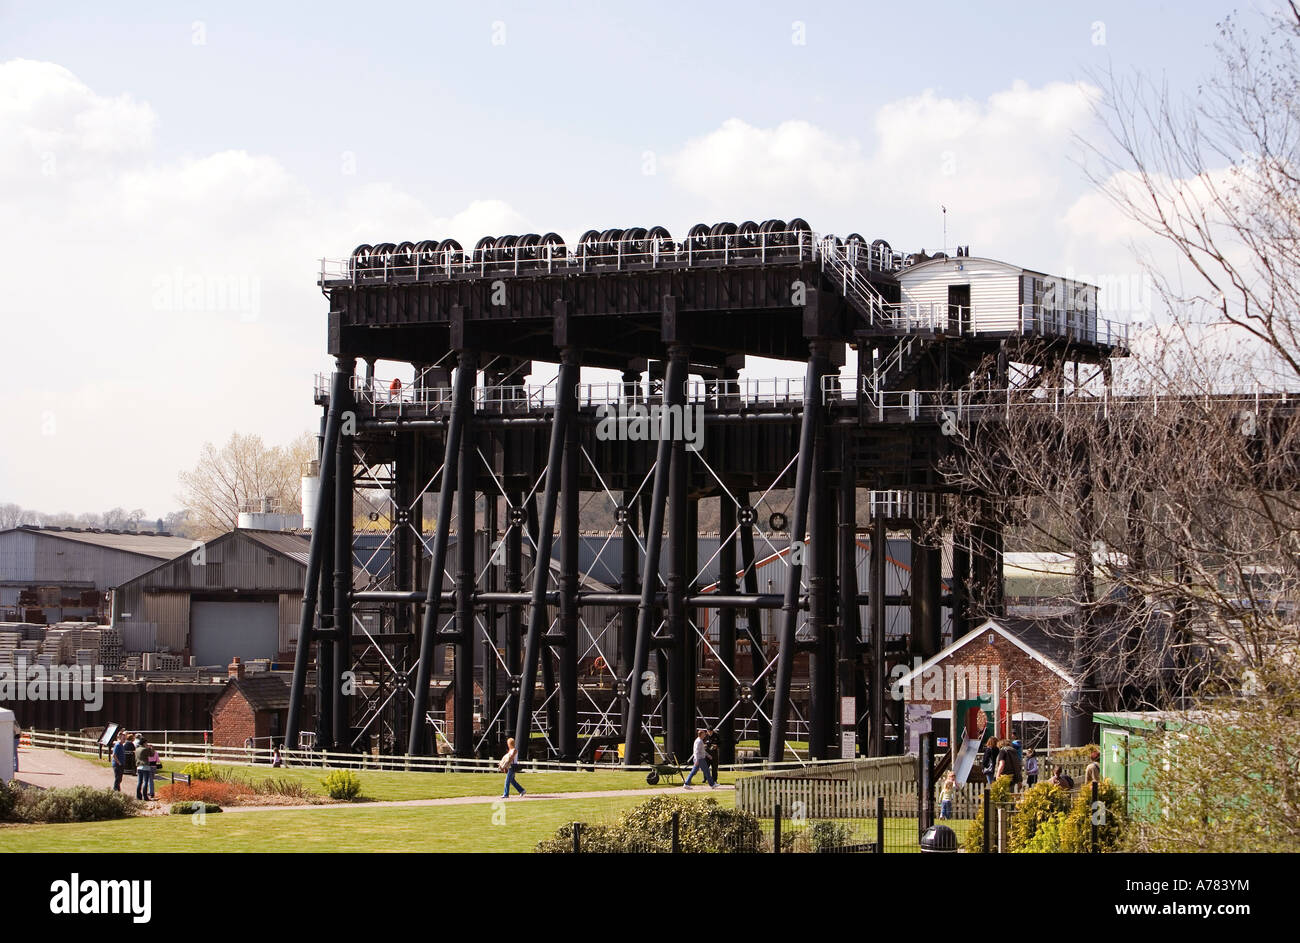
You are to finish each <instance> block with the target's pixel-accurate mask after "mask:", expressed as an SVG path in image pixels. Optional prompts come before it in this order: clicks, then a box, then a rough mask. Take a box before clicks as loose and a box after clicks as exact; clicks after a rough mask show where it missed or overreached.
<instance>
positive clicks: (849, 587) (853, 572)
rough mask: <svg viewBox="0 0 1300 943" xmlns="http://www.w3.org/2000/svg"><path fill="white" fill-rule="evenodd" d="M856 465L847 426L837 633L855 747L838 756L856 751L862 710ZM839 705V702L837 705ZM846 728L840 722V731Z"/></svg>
mask: <svg viewBox="0 0 1300 943" xmlns="http://www.w3.org/2000/svg"><path fill="white" fill-rule="evenodd" d="M855 475H856V469H855V468H854V465H853V448H852V438H851V436H850V433H849V431H848V430H847V429H843V430H841V435H840V495H839V512H840V519H839V525H840V534H839V537H840V541H839V544H840V546H839V560H840V637H839V643H840V644H839V672H838V675H839V677H838V680H839V696H840V698H849V697H851V698H853V708H854V714H855V717H854V721H853V722H852V724H851V729H852V731H853V734H854V750H853V751H848V752H845V751H842V752H841V759H847V760H851V759H853V757H854V755H855V754H856V746H857V733H858V731H857V724H856V716H857V715H858V714H860V713H861V709H862V706H863V705H862V702H861V700H860V697H861V696H860V694H859V688H861V683H860V682H861V679H862V670H861V664H862V659H861V657H860V656H859V654H858V645H859V643H860V642H861V639H862V626H861V619H860V615H859V608H858V543H857V529H858V520H857V518H858V504H857V487H856V478H855ZM837 707H838V705H837ZM845 732H846V731H845V729H844V725H843V724H841V725H840V733H841V735H842V734H844V733H845Z"/></svg>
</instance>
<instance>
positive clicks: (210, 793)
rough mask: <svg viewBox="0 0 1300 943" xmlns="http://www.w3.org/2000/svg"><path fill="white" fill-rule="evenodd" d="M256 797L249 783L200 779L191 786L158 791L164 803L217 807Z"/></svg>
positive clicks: (163, 788)
mask: <svg viewBox="0 0 1300 943" xmlns="http://www.w3.org/2000/svg"><path fill="white" fill-rule="evenodd" d="M254 795H256V793H255V792H254V791H253V787H252V786H249V785H248V784H247V783H239V782H220V781H216V780H203V779H200V780H198V781H196V782H193V783H191V784H190V785H188V786H187V785H185V784H184V783H173V784H169V785H166V786H163V787H162V788H161V789H159V790H158V798H159V799H161V800H162V801H163V802H188V801H194V802H211V803H214V804H216V805H223V806H224V805H240V804H242V803H244V802H246V801H247V800H248V799H249V798H250V797H252V796H254Z"/></svg>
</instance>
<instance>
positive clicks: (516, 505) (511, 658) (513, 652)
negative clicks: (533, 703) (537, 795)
mask: <svg viewBox="0 0 1300 943" xmlns="http://www.w3.org/2000/svg"><path fill="white" fill-rule="evenodd" d="M507 501H508V502H509V504H510V509H511V511H513V512H514V519H513V520H510V521H508V522H507V524H508V529H507V530H506V536H505V541H506V592H508V593H522V592H523V591H524V525H523V523H522V522H520V520H519V512H520V511H521V510H522V509H523V503H524V496H523V495H522V494H521V493H519V492H517V491H511V492H509V493H508V495H507ZM522 616H523V610H522V609H521V608H520V607H519V606H517V605H515V604H513V603H512V604H510V605H509V606H507V607H506V629H505V632H506V666H507V668H509V670H510V690H509V693H508V694H507V695H506V711H505V717H506V730H508V731H510V730H514V729H515V727H516V725H517V720H518V716H519V672H520V665H521V661H522V658H523V651H522V645H521V644H520V643H521V642H522V641H523V638H522V635H521V633H522V632H523V618H522Z"/></svg>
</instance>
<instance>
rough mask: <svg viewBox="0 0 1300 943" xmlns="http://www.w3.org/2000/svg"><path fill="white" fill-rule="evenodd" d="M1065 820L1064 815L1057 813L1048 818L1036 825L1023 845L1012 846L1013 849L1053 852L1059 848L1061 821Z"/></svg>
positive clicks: (1032, 852)
mask: <svg viewBox="0 0 1300 943" xmlns="http://www.w3.org/2000/svg"><path fill="white" fill-rule="evenodd" d="M1064 821H1065V816H1064V815H1058V816H1055V817H1053V818H1050V819H1048V820H1047V821H1046V822H1044V823H1043V824H1041V825H1039V826H1038V830H1037V831H1035V832H1034V837H1033V838H1031V839H1030V840H1029V841H1028V842H1027V843H1026V844H1025V845H1023V846H1022V847H1020V848H1015V847H1013V848H1012V850H1013V851H1023V852H1026V853H1029V854H1054V853H1056V852H1058V851H1060V850H1061V823H1062V822H1064Z"/></svg>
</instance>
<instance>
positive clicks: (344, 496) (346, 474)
mask: <svg viewBox="0 0 1300 943" xmlns="http://www.w3.org/2000/svg"><path fill="white" fill-rule="evenodd" d="M355 364H356V361H347V362H345V363H344V364H343V369H344V372H345V373H347V375H348V380H349V383H348V386H347V389H346V390H345V392H344V394H343V395H344V401H343V408H344V410H345V411H346V412H348V413H352V386H351V382H350V381H351V379H352V370H353V367H354V366H355ZM352 415H353V421H352V422H350V423H348V422H345V423H343V424H342V425H341V426H340V427H339V439H338V444H337V445H336V447H335V451H336V453H337V454H336V456H335V458H334V494H333V496H332V497H333V500H334V672H333V677H332V679H331V684H332V697H333V699H334V718H333V721H334V724H333V729H334V737H333V740H334V748H335V749H336V750H350V749H351V748H352V735H351V727H352V698H351V697H350V696H349V695H348V694H346V693H344V686H343V683H342V682H343V678H342V676H343V672H345V671H350V670H352V596H351V594H352V468H353V465H352V463H353V455H352V436H351V435H349V434H348V433H349V431H350V430H351V431H355V428H356V420H355V413H352ZM321 500H325V496H324V495H322V496H321ZM351 688H352V685H349V686H348V689H349V690H351Z"/></svg>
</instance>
